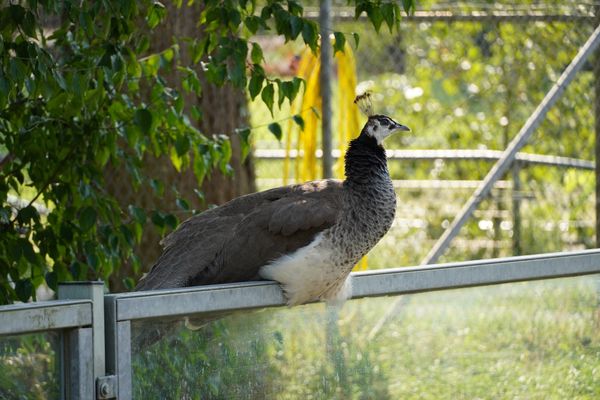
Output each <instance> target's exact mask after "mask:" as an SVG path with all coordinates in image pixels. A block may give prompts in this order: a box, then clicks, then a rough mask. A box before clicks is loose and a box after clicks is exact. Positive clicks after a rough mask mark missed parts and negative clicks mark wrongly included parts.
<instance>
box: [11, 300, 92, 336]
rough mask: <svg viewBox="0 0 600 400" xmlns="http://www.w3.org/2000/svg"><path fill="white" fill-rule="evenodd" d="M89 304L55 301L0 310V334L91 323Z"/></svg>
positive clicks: (22, 332) (90, 305) (15, 333)
mask: <svg viewBox="0 0 600 400" xmlns="http://www.w3.org/2000/svg"><path fill="white" fill-rule="evenodd" d="M91 311H92V302H91V301H89V300H78V301H70V300H58V301H48V302H43V301H41V302H38V303H25V304H12V305H8V306H2V307H0V335H18V334H24V333H32V332H39V331H47V330H55V329H68V328H77V327H80V326H86V325H91V324H92V312H91Z"/></svg>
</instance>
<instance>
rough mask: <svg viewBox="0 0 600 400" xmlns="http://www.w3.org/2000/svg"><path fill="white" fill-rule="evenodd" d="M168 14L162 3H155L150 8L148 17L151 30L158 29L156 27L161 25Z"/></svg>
mask: <svg viewBox="0 0 600 400" xmlns="http://www.w3.org/2000/svg"><path fill="white" fill-rule="evenodd" d="M166 12H167V11H166V9H165V6H164V5H163V4H162V3H161V2H159V1H155V2H154V4H153V5H152V6H151V7H150V8H149V10H148V15H147V16H146V21H147V22H148V26H149V27H150V29H152V28H154V27H156V25H158V24H159V23H160V21H161V20H162V19H163V18H164V16H165V15H166Z"/></svg>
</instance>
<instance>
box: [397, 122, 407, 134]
mask: <svg viewBox="0 0 600 400" xmlns="http://www.w3.org/2000/svg"><path fill="white" fill-rule="evenodd" d="M394 122H395V121H394ZM395 124H396V125H395V126H394V130H395V131H404V132H410V128H409V127H408V126H404V125H402V124H399V123H397V122H395Z"/></svg>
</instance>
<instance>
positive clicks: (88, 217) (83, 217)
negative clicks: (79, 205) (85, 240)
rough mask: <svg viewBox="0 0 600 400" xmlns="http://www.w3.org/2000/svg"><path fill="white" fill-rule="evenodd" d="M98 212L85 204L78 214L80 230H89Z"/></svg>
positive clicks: (94, 222)
mask: <svg viewBox="0 0 600 400" xmlns="http://www.w3.org/2000/svg"><path fill="white" fill-rule="evenodd" d="M97 217H98V214H97V213H96V210H94V209H93V208H92V207H90V206H87V207H85V208H84V209H83V210H81V213H80V214H79V229H81V231H82V232H87V231H89V230H90V229H91V228H92V227H93V226H94V225H95V224H96V218H97Z"/></svg>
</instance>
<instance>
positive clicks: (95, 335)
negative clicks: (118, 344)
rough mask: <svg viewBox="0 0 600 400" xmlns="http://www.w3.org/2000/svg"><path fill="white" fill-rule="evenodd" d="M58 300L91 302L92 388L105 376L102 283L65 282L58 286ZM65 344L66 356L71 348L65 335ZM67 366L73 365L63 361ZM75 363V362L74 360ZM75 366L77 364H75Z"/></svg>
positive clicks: (67, 336) (69, 341)
mask: <svg viewBox="0 0 600 400" xmlns="http://www.w3.org/2000/svg"><path fill="white" fill-rule="evenodd" d="M58 298H59V299H61V300H67V299H68V300H79V299H88V300H91V301H92V329H91V335H92V336H91V343H89V344H90V345H91V347H89V349H90V351H92V352H93V361H94V362H93V381H92V382H91V384H92V387H95V381H96V380H97V379H98V378H100V377H103V376H104V375H105V374H106V363H105V349H104V282H102V281H93V282H92V281H90V282H65V283H60V284H59V285H58ZM65 336H66V337H65V342H66V343H65V344H64V345H63V347H64V351H65V354H68V351H69V347H72V345H71V340H70V338H69V336H70V335H69V334H67V335H65ZM80 340H81V339H80ZM65 361H67V363H68V365H73V363H72V361H73V360H65ZM75 361H76V360H75ZM75 365H77V363H75Z"/></svg>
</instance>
